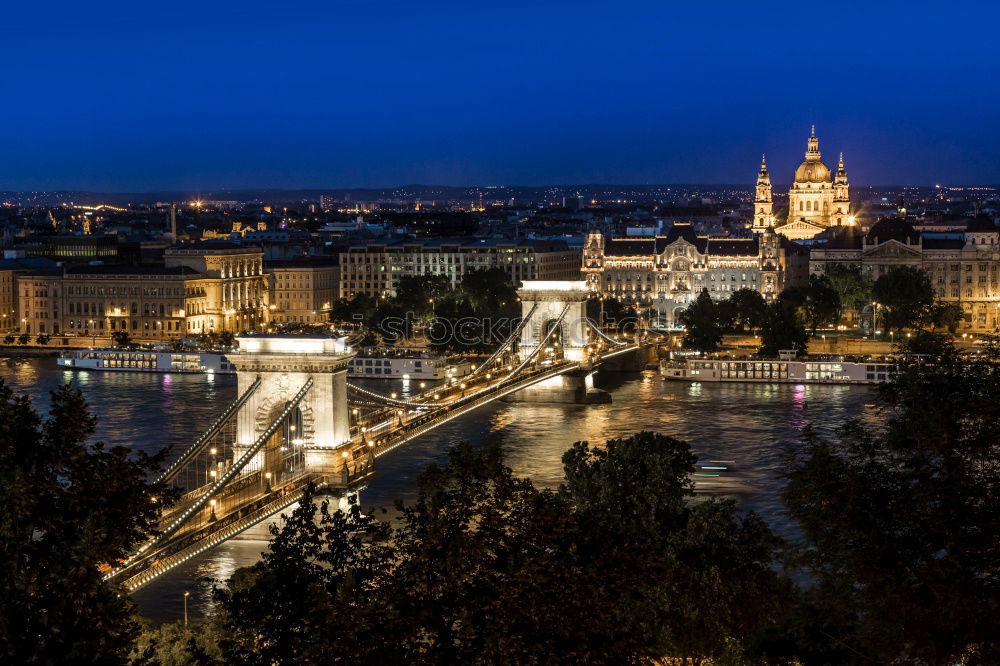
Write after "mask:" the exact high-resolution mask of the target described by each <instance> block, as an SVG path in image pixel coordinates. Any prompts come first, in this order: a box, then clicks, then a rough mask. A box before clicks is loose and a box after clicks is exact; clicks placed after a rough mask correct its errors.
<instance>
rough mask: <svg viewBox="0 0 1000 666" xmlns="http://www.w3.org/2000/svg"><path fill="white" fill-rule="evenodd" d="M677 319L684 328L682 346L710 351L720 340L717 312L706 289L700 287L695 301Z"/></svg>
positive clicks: (720, 331)
mask: <svg viewBox="0 0 1000 666" xmlns="http://www.w3.org/2000/svg"><path fill="white" fill-rule="evenodd" d="M678 319H679V322H680V324H681V326H683V327H684V328H685V331H684V346H685V347H687V348H688V349H697V350H698V351H700V352H712V351H715V349H716V348H717V347H718V346H719V343H720V342H722V327H721V326H720V325H719V314H718V312H717V309H716V305H715V302H714V301H713V300H712V297H711V296H710V295H709V293H708V289H702V290H701V293H700V294H698V298H697V299H695V302H694V303H692V304H691V305H689V306H687V308H685V309H684V310H683V311H682V312H681V313H680V316H679V318H678Z"/></svg>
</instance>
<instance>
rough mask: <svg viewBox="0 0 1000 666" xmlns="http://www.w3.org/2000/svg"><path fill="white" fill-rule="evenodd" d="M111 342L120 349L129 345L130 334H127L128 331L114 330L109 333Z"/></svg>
mask: <svg viewBox="0 0 1000 666" xmlns="http://www.w3.org/2000/svg"><path fill="white" fill-rule="evenodd" d="M111 343H112V344H114V346H115V347H118V348H120V349H124V348H127V347H131V346H132V336H130V335H129V334H128V331H115V332H114V333H112V334H111Z"/></svg>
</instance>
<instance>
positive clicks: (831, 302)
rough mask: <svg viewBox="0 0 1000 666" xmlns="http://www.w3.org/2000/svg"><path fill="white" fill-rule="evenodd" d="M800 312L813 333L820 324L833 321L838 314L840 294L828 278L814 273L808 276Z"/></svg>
mask: <svg viewBox="0 0 1000 666" xmlns="http://www.w3.org/2000/svg"><path fill="white" fill-rule="evenodd" d="M802 313H803V318H804V320H805V325H806V326H807V327H808V328H809V330H810V331H811V332H812V334H813V335H815V334H816V329H817V328H819V327H820V326H821V325H822V324H824V323H828V322H830V321H833V320H835V319H836V318H837V317H838V316H839V314H840V296H838V295H837V290H836V289H834V288H833V285H832V284H831V283H830V278H828V277H827V276H825V275H817V274H816V273H813V274H812V275H810V276H809V286H808V287H806V290H805V302H804V303H803V304H802Z"/></svg>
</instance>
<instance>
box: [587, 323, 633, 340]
mask: <svg viewBox="0 0 1000 666" xmlns="http://www.w3.org/2000/svg"><path fill="white" fill-rule="evenodd" d="M587 325H588V326H590V328H591V330H593V331H594V333H597V335H598V336H599V337H600V338H601V339H602V340H604V341H605V342H610V343H611V344H613V345H627V344H628V343H627V342H622V341H621V340H615V339H614V338H612V337H611V336H609V335H608V334H606V333H605V332H604V331H602V330H601V329H600V327H599V326H598V325H597V324H595V323H594V322H592V321H591V320H590V319H587Z"/></svg>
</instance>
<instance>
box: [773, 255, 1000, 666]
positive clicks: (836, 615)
mask: <svg viewBox="0 0 1000 666" xmlns="http://www.w3.org/2000/svg"><path fill="white" fill-rule="evenodd" d="M910 277H914V275H913V274H910ZM894 282H895V280H894ZM931 337H935V336H933V335H932V334H928V333H925V334H922V335H920V336H918V338H919V342H918V343H917V346H914V347H913V348H909V349H906V351H913V352H921V353H927V352H930V353H932V354H933V356H929V357H928V356H917V357H908V358H906V359H904V360H903V361H902V362H901V364H900V366H899V373H898V377H897V378H896V379H895V381H892V382H890V383H889V384H887V385H885V386H884V387H883V388H882V389H881V390H880V392H879V395H878V404H879V406H880V408H881V418H880V419H879V420H877V421H875V422H872V421H865V422H861V421H855V422H852V423H850V424H848V425H847V426H846V427H845V428H844V429H843V430H842V431H841V432H840V434H839V435H838V436H836V437H831V438H821V437H819V436H817V435H815V433H812V434H811V435H809V436H808V437H807V438H806V440H805V443H804V445H803V446H802V447H800V448H798V449H796V450H794V451H793V452H792V454H791V458H790V461H789V463H790V471H789V473H788V479H789V482H788V486H787V488H786V490H785V492H784V497H785V502H786V504H787V506H788V508H789V510H790V512H791V514H792V515H793V516H794V517H795V518H796V519H797V520H798V521H799V524H800V525H801V526H802V529H803V533H804V537H805V544H804V547H803V549H802V552H801V553H800V560H799V564H800V565H801V567H802V568H803V569H804V570H805V571H806V572H808V574H809V575H810V577H811V578H812V579H813V580H815V582H816V584H815V587H814V588H813V589H811V590H810V594H809V596H808V598H807V602H806V605H805V610H804V611H803V612H802V613H801V614H800V619H799V623H798V630H799V632H800V633H799V635H800V637H801V640H802V644H803V645H804V646H806V647H807V648H808V649H809V650H811V651H812V652H813V654H812V658H811V659H810V660H809V661H813V662H816V663H858V664H862V663H865V664H867V663H922V664H956V663H961V664H970V665H971V664H995V663H998V662H1000V619H998V617H1000V616H998V615H997V614H996V613H993V612H984V609H992V608H998V607H1000V579H998V578H997V575H996V574H997V559H996V557H997V553H998V552H1000V525H998V523H997V516H1000V464H998V460H1000V444H998V440H997V437H996V433H997V430H998V428H1000V403H998V402H997V400H996V395H997V393H998V391H1000V364H998V362H997V361H998V360H1000V354H998V353H997V350H996V349H992V348H991V349H989V350H988V352H987V354H986V355H985V357H984V358H981V359H978V360H971V359H967V358H963V357H961V356H960V355H959V354H958V352H957V351H956V350H955V349H954V347H953V346H952V345H951V343H950V342H949V341H948V340H946V339H944V338H941V337H940V336H936V337H937V339H936V340H930V339H929V338H931ZM803 656H806V655H805V651H803ZM807 663H809V662H808V661H807Z"/></svg>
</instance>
